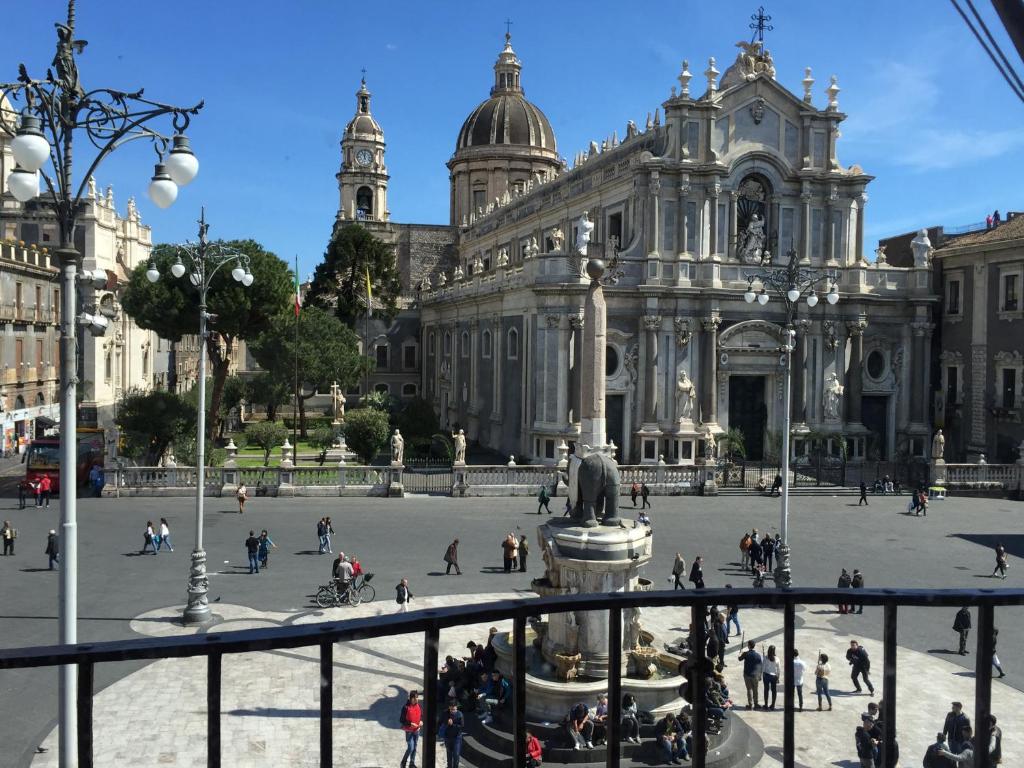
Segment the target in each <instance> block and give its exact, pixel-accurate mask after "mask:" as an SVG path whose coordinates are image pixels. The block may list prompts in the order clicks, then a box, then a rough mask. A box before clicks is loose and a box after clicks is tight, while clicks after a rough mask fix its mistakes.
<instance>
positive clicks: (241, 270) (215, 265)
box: [146, 210, 254, 624]
mask: <svg viewBox="0 0 1024 768" xmlns="http://www.w3.org/2000/svg"><path fill="white" fill-rule="evenodd" d="M209 228H210V225H209V224H207V223H206V211H205V210H203V212H202V213H201V214H200V216H199V242H198V243H184V244H181V245H171V246H164V247H162V248H157V249H155V250H154V252H153V255H154V256H159V255H161V254H162V253H168V252H169V253H170V254H173V255H174V257H175V258H174V264H172V265H171V275H173V276H174V277H175V278H177V279H181V278H182V277H184V276H185V273H186V272H187V273H188V280H189V282H190V283H191V284H192V286H193V287H194V288H195V289H196V292H197V293H198V295H199V381H198V385H199V404H198V412H197V414H196V544H195V549H193V550H192V558H191V564H190V566H189V574H188V603H187V604H186V605H185V611H184V613H183V614H182V620H183V621H184V623H185V624H205V623H206V622H208V621H210V619H211V618H212V617H211V615H210V603H209V600H208V599H207V591H208V587H209V582H208V580H207V577H206V550H205V549H203V501H204V496H203V492H204V491H205V489H206V335H207V333H206V322H207V321H208V320H212V321H216V319H217V316H216V315H212V314H210V313H209V312H207V311H206V297H207V294H208V293H209V290H210V285H211V283H212V282H213V278H214V275H216V274H217V272H219V271H220V269H221V267H224V266H226V265H228V264H234V265H235V266H234V267H233V268H232V270H231V277H232V278H233V279H234V280H235V281H236V282H239V283H241V284H242V285H244V286H245V287H246V288H248V287H249V286H250V285H252V283H253V279H254V278H253V274H252V272H251V271H250V270H249V257H248V256H246V255H245V254H244V253H239V252H238V251H236V250H234V249H233V248H229V247H228V246H226V245H224V244H223V243H211V242H209V241H208V240H207V239H206V233H207V231H208V230H209ZM182 257H184V260H183V259H182ZM146 279H147V280H149V282H151V283H155V282H156V281H157V280H159V279H160V271H159V270H158V269H157V268H156V263H155V261H154V260H152V259H151V260H150V262H149V268H148V269H147V270H146Z"/></svg>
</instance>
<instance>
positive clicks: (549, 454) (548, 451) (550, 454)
mask: <svg viewBox="0 0 1024 768" xmlns="http://www.w3.org/2000/svg"><path fill="white" fill-rule="evenodd" d="M544 458H545V459H553V458H555V441H554V440H545V441H544Z"/></svg>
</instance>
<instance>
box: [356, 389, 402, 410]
mask: <svg viewBox="0 0 1024 768" xmlns="http://www.w3.org/2000/svg"><path fill="white" fill-rule="evenodd" d="M359 407H360V408H376V409H377V410H378V411H383V412H384V413H387V414H391V413H394V411H395V398H393V397H392V396H391V395H389V394H388V393H387V392H380V391H374V392H367V393H366V394H365V395H363V396H362V397H361V398H360V399H359Z"/></svg>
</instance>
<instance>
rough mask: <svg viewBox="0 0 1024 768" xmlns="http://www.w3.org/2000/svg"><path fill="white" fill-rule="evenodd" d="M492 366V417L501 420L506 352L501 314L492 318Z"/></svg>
mask: <svg viewBox="0 0 1024 768" xmlns="http://www.w3.org/2000/svg"><path fill="white" fill-rule="evenodd" d="M491 334H492V339H491V368H492V370H493V376H494V385H493V386H492V387H491V392H492V395H491V418H492V419H495V420H497V421H500V420H501V410H502V409H501V361H502V358H503V357H504V352H505V339H504V336H503V334H502V329H501V315H495V316H494V317H493V318H491Z"/></svg>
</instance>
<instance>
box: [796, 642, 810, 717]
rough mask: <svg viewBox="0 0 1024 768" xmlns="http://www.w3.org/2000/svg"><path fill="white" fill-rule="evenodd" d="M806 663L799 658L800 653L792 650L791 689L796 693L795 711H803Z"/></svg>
mask: <svg viewBox="0 0 1024 768" xmlns="http://www.w3.org/2000/svg"><path fill="white" fill-rule="evenodd" d="M806 671H807V662H806V661H804V660H803V659H801V658H800V651H798V650H797V649H796V648H794V649H793V689H794V690H795V691H796V701H797V707H796V708H797V710H798V711H800V712H803V711H804V673H805V672H806Z"/></svg>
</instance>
